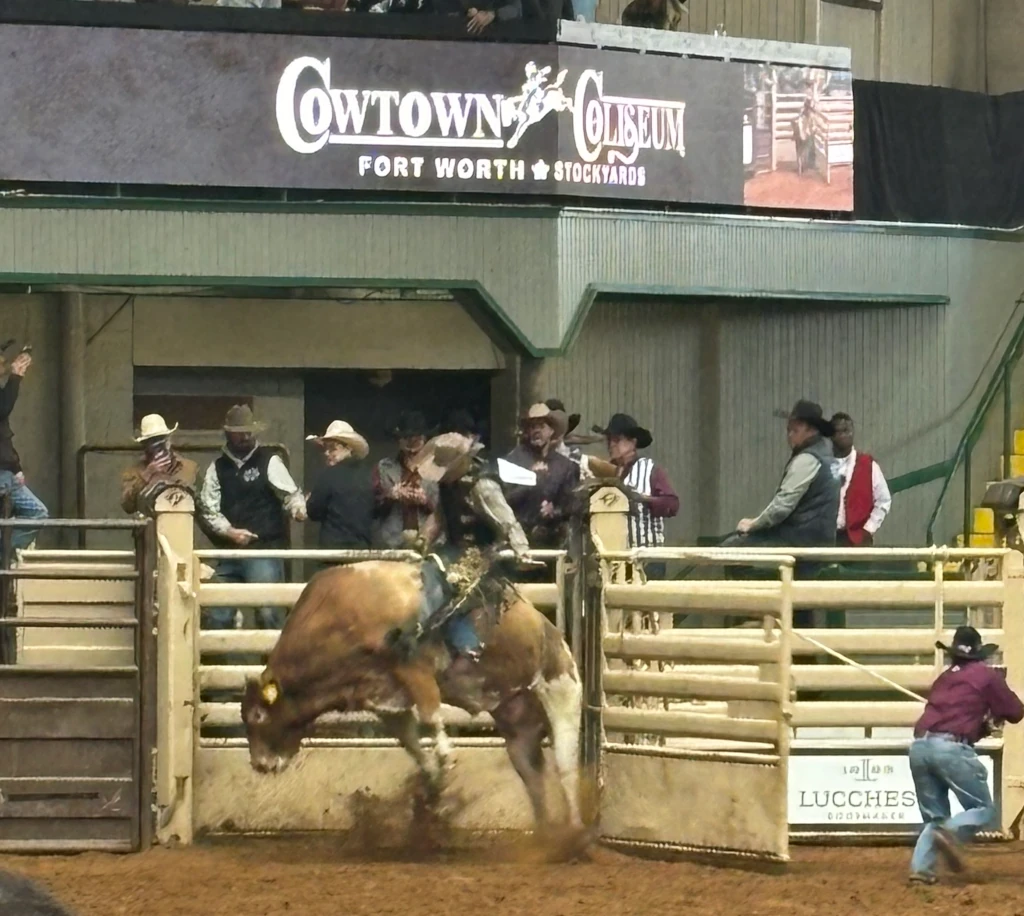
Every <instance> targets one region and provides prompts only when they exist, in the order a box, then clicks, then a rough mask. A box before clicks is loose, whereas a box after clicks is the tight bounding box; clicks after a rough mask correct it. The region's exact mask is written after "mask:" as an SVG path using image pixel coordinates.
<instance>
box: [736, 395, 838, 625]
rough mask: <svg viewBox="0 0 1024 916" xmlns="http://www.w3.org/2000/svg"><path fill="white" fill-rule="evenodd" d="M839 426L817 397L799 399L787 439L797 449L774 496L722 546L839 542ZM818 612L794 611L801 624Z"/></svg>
mask: <svg viewBox="0 0 1024 916" xmlns="http://www.w3.org/2000/svg"><path fill="white" fill-rule="evenodd" d="M833 432H834V429H833V428H832V424H831V423H830V422H829V421H828V420H826V419H825V418H824V416H823V414H822V412H821V406H820V405H818V404H815V403H813V402H812V401H797V402H796V404H795V405H794V407H793V409H792V411H790V414H789V418H788V421H787V426H786V438H787V440H788V442H789V447H790V448H791V449H792V450H793V452H792V455H791V456H790V459H789V461H788V462H787V463H786V468H785V470H784V471H783V473H782V480H781V482H780V483H779V488H778V489H777V490H776V491H775V496H773V497H772V500H771V502H770V503H768V505H767V506H766V507H765V508H764V510H763V511H762V512H761V514H760V515H758V516H757V518H744V519H740V522H739V524H738V525H737V526H736V533H735V534H733V535H730V536H729V537H728V538H726V539H725V541H723V542H722V546H723V547H835V546H836V532H835V530H834V529H835V527H836V519H837V518H838V517H839V491H840V489H841V487H842V481H841V480H840V479H839V470H838V466H837V465H836V461H835V456H834V455H833V453H832V443H831V441H829V440H830V438H831V436H832V433H833ZM820 565H821V564H820V563H810V562H801V563H797V568H796V574H797V575H798V576H800V577H802V578H807V577H809V576H813V575H814V574H815V573H816V572H817V571H818V568H819V567H820ZM812 615H813V612H811V611H806V610H804V611H798V612H797V613H796V614H794V622H795V623H796V625H797V626H810V625H811V620H812Z"/></svg>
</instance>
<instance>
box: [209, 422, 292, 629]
mask: <svg viewBox="0 0 1024 916" xmlns="http://www.w3.org/2000/svg"><path fill="white" fill-rule="evenodd" d="M265 428H266V426H265V424H263V423H258V422H256V420H255V418H254V417H253V413H252V408H250V407H248V406H242V405H235V406H234V407H232V408H231V409H230V410H229V411H228V415H227V418H226V419H225V421H224V435H225V438H226V439H227V443H226V444H225V446H224V450H223V452H222V454H221V455H220V456H219V457H218V458H217V460H216V461H214V462H213V464H211V465H210V466H209V467H208V468H207V469H206V475H205V477H204V478H203V485H202V489H201V491H200V494H199V500H198V503H199V514H200V518H201V521H202V525H203V527H204V529H205V530H206V532H207V534H208V535H209V537H210V540H211V541H212V542H213V543H214V546H216V547H221V548H239V547H253V548H263V549H269V548H274V547H286V546H287V544H288V532H287V528H286V526H287V522H286V520H285V514H284V513H285V511H287V513H288V514H289V515H290V516H291V517H292V518H293V519H294V520H295V521H298V522H304V521H305V520H306V501H305V498H304V497H303V495H302V491H301V490H299V488H298V487H297V486H296V485H295V481H294V480H292V476H291V474H289V473H288V469H287V468H286V467H285V465H284V462H283V461H282V460H281V456H280V455H278V454H277V453H276V452H275V451H274V449H272V448H269V447H267V446H265V445H260V444H259V442H258V441H257V440H256V435H257V433H259V432H262V431H263V430H264V429H265ZM282 507H283V510H284V511H282ZM283 580H284V561H283V560H279V559H265V558H253V559H247V560H221V561H219V562H218V564H217V575H216V578H215V581H217V582H249V583H254V582H282V581H283ZM234 617H235V609H234V608H208V609H206V610H204V612H203V626H204V627H205V628H207V629H214V630H222V629H230V628H231V627H232V626H234ZM284 619H285V610H284V608H272V607H262V608H257V610H256V625H257V626H258V627H260V628H261V629H271V630H275V629H280V628H281V627H282V626H284Z"/></svg>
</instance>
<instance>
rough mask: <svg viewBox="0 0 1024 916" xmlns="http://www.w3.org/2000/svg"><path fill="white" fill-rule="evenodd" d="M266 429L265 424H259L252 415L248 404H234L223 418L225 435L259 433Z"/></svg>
mask: <svg viewBox="0 0 1024 916" xmlns="http://www.w3.org/2000/svg"><path fill="white" fill-rule="evenodd" d="M266 428H267V424H266V423H261V422H259V421H258V420H257V419H256V418H255V417H254V416H253V414H252V408H251V407H250V406H249V405H248V404H235V406H234V407H232V408H231V409H230V410H229V411H228V414H227V416H226V417H225V418H224V432H226V433H261V432H263V430H265V429H266Z"/></svg>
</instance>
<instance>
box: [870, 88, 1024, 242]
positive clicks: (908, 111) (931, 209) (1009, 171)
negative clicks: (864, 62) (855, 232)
mask: <svg viewBox="0 0 1024 916" xmlns="http://www.w3.org/2000/svg"><path fill="white" fill-rule="evenodd" d="M855 87H856V88H855V91H856V98H857V120H856V137H857V144H856V145H857V149H856V157H857V169H858V178H859V180H858V182H857V194H856V210H855V213H856V216H857V218H858V219H865V220H868V219H870V220H882V221H890V220H897V221H904V222H914V223H946V224H953V225H966V226H987V227H992V228H1001V229H1012V228H1018V227H1020V226H1024V156H1022V155H1021V150H1022V149H1024V93H1022V92H1015V93H1010V94H1007V95H1001V96H989V95H985V94H983V93H979V92H963V91H960V90H956V89H943V88H939V87H935V86H910V85H903V84H899V83H877V82H873V81H863V80H858V81H857V82H856V84H855Z"/></svg>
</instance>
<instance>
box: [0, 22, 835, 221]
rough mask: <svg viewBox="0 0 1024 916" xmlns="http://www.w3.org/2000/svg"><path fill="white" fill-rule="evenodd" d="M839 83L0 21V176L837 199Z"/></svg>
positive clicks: (812, 75)
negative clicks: (0, 131) (1, 138)
mask: <svg viewBox="0 0 1024 916" xmlns="http://www.w3.org/2000/svg"><path fill="white" fill-rule="evenodd" d="M851 85H852V84H851V81H850V74H849V73H848V72H839V71H826V70H820V69H809V68H801V69H797V68H784V67H772V66H767V65H759V64H743V63H728V62H724V61H708V60H685V59H680V58H675V57H667V56H659V55H651V54H646V55H642V54H635V53H631V52H626V51H605V50H596V49H589V48H577V47H567V46H555V45H512V44H490V43H483V42H481V43H470V42H459V43H445V42H437V41H405V40H377V39H365V38H322V37H310V36H293V35H253V34H236V33H196V32H187V33H186V32H166V31H160V32H156V31H145V30H140V31H132V30H122V29H80V28H75V27H56V26H17V25H3V26H0V113H2V114H3V116H4V119H5V123H7V124H9V125H11V124H14V125H17V128H18V129H17V131H13V132H8V134H7V135H6V137H5V142H4V144H3V145H2V147H0V178H3V179H6V180H13V181H48V182H49V181H58V182H59V181H67V182H104V183H120V184H157V185H176V184H187V185H206V186H229V187H272V188H303V189H316V190H351V191H391V192H434V193H437V192H440V193H445V194H451V193H456V194H486V195H519V196H530V195H543V196H556V195H562V196H566V197H570V198H619V199H623V200H627V201H628V200H637V201H640V200H648V201H658V202H665V203H707V204H723V205H744V204H747V205H753V206H761V207H777V208H778V207H782V208H793V207H803V208H811V209H824V210H844V209H852V206H853V176H852V149H853V135H852V127H853V99H852V91H851Z"/></svg>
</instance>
